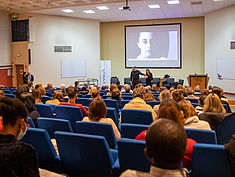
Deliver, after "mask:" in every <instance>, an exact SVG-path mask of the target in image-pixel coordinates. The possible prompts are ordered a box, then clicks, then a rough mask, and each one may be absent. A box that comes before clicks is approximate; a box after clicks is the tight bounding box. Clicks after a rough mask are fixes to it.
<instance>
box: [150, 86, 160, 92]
mask: <svg viewBox="0 0 235 177" xmlns="http://www.w3.org/2000/svg"><path fill="white" fill-rule="evenodd" d="M151 92H152V93H157V92H158V90H157V85H156V84H153V85H152V89H151Z"/></svg>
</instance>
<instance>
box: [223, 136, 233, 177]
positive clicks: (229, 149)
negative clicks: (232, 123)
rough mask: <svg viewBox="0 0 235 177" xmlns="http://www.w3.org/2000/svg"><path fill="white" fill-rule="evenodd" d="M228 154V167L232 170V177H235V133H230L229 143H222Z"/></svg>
mask: <svg viewBox="0 0 235 177" xmlns="http://www.w3.org/2000/svg"><path fill="white" fill-rule="evenodd" d="M224 146H225V148H226V151H227V154H228V159H229V163H230V167H231V170H232V174H233V177H235V134H233V135H232V138H231V139H230V141H229V143H227V144H225V145H224Z"/></svg>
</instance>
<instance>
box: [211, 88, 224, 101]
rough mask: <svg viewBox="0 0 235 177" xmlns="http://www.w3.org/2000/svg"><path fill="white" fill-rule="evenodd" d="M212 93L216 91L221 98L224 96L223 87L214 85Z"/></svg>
mask: <svg viewBox="0 0 235 177" xmlns="http://www.w3.org/2000/svg"><path fill="white" fill-rule="evenodd" d="M212 93H215V94H216V95H217V96H218V97H219V99H221V97H222V96H223V89H221V88H220V87H217V86H214V87H213V88H212Z"/></svg>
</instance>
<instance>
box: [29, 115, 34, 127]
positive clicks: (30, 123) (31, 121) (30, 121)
mask: <svg viewBox="0 0 235 177" xmlns="http://www.w3.org/2000/svg"><path fill="white" fill-rule="evenodd" d="M28 123H29V125H30V127H31V128H35V125H34V123H33V119H31V117H28Z"/></svg>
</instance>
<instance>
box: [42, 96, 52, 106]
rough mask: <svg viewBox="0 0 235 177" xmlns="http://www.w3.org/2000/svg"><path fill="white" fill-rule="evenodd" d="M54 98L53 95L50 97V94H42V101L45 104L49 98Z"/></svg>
mask: <svg viewBox="0 0 235 177" xmlns="http://www.w3.org/2000/svg"><path fill="white" fill-rule="evenodd" d="M51 99H52V98H51V97H49V96H42V100H41V101H42V102H43V104H45V103H46V101H47V100H51Z"/></svg>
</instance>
